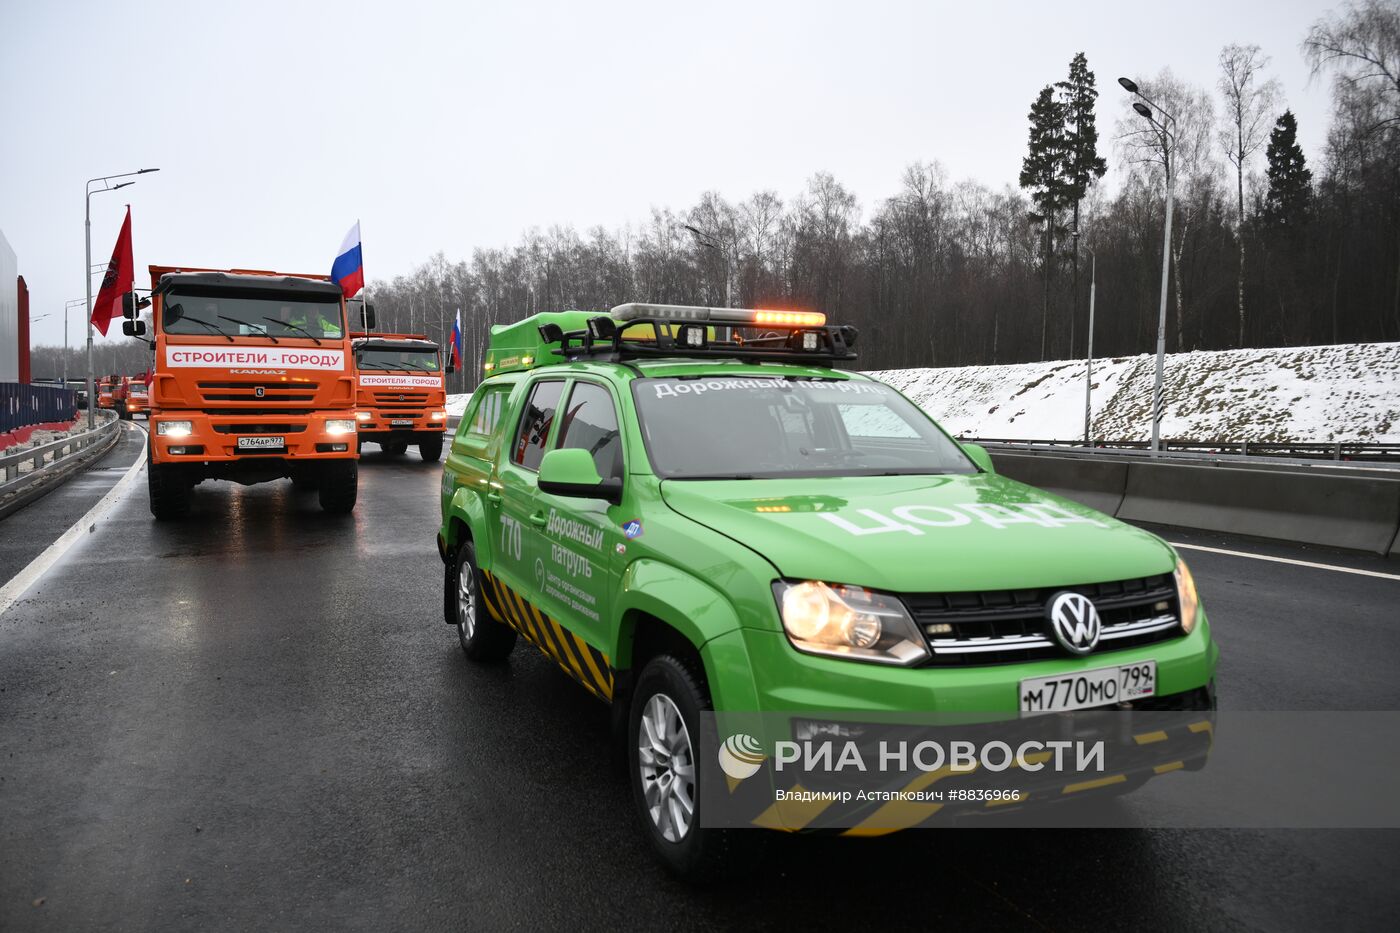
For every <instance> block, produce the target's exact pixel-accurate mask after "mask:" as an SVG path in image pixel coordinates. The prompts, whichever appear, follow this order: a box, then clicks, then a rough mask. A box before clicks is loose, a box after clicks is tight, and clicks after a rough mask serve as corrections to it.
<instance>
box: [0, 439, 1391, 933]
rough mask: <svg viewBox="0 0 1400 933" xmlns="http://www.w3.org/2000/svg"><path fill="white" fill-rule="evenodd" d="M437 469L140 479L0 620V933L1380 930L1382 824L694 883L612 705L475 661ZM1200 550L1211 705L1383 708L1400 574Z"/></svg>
mask: <svg viewBox="0 0 1400 933" xmlns="http://www.w3.org/2000/svg"><path fill="white" fill-rule="evenodd" d="M439 475H440V473H439V469H438V467H437V465H426V464H423V463H421V462H419V460H418V459H417V457H416V456H412V455H410V456H407V457H401V458H387V457H385V456H383V455H381V454H379V453H377V452H375V448H374V447H373V446H370V447H367V450H366V457H365V459H364V460H363V461H362V464H361V472H360V483H361V487H360V502H359V505H358V506H357V508H356V509H355V511H354V513H353V514H352V515H350V516H345V517H329V516H326V515H324V514H323V513H322V512H321V511H320V509H319V507H318V506H317V504H316V497H315V495H314V494H311V495H301V494H294V493H293V491H292V489H291V485H290V483H287V482H285V481H284V482H279V483H272V484H265V485H261V486H254V487H247V488H244V487H238V486H234V485H231V484H227V483H205V484H203V485H201V486H200V487H199V488H198V490H197V493H196V513H195V517H194V518H193V519H192V520H190V521H188V522H185V523H181V524H176V525H162V524H156V523H155V522H154V521H152V519H151V517H150V514H149V512H148V511H147V506H146V495H145V488H144V486H145V484H144V480H142V481H140V482H138V484H137V485H136V486H135V487H134V488H133V489H132V490H131V492H130V494H129V495H127V496H125V497H124V498H123V500H122V501H121V502H120V503H118V504H117V506H116V507H115V508H114V509H113V510H112V511H111V512H109V513H108V516H107V517H106V518H105V519H104V520H103V521H102V522H101V523H100V524H99V525H98V527H97V528H96V530H95V531H94V533H93V534H91V535H88V536H85V538H84V540H83V541H82V543H80V544H79V545H77V546H76V547H75V548H74V549H73V550H71V551H70V552H69V553H68V554H67V555H66V557H65V558H64V559H63V560H62V561H61V562H60V563H59V564H58V565H57V566H55V567H54V568H52V570H50V571H49V572H48V573H47V574H46V575H45V576H44V577H43V578H42V579H41V581H40V582H39V584H38V585H37V586H35V587H34V588H33V589H31V590H30V591H29V592H28V593H27V594H26V596H25V597H24V598H22V599H21V600H20V601H19V602H17V603H16V604H15V605H14V606H13V607H12V608H11V609H10V610H9V611H8V612H6V613H5V614H4V615H3V616H0V929H3V930H7V931H8V930H30V929H34V930H76V929H114V930H116V929H123V930H152V929H156V930H159V929H181V930H183V929H193V928H198V929H249V928H271V929H367V930H383V929H448V928H481V929H500V928H505V927H523V928H550V929H557V928H571V929H594V928H602V927H605V926H607V927H619V926H625V927H634V926H635V927H643V926H644V927H646V928H649V929H685V928H709V929H727V928H733V927H735V926H738V925H740V924H742V925H745V926H751V927H759V928H770V929H801V928H803V927H812V928H832V927H852V926H869V925H874V924H876V923H880V924H886V925H898V926H914V925H917V926H919V927H923V928H933V927H950V928H953V927H956V928H974V929H993V928H995V929H1030V930H1083V929H1123V928H1134V929H1186V928H1192V929H1213V930H1219V929H1316V928H1319V927H1324V926H1326V927H1332V928H1337V929H1348V930H1351V929H1392V928H1393V926H1394V921H1395V917H1396V916H1397V911H1398V910H1400V894H1397V893H1396V885H1395V882H1394V879H1395V878H1396V877H1400V832H1391V831H1370V832H1361V831H1307V832H1303V831H1267V832H1256V831H1203V830H1180V831H1165V830H1152V831H1147V830H1101V831H1088V830H1084V831H1017V830H998V829H976V830H957V831H950V832H943V833H933V832H925V833H905V834H901V835H897V836H893V837H887V838H884V839H878V840H865V841H861V840H840V839H830V838H810V837H801V838H788V837H782V838H776V839H774V840H772V842H771V855H770V857H769V858H768V859H767V860H766V861H765V864H764V865H763V867H762V868H760V869H759V870H758V871H757V872H756V873H755V874H754V876H752V877H742V878H738V879H735V880H733V881H731V882H729V883H727V884H725V885H724V886H721V887H719V888H716V889H711V890H695V889H691V888H688V887H687V886H685V885H683V884H681V883H679V882H676V881H674V880H672V879H671V878H670V877H669V876H667V875H666V874H665V873H664V871H663V870H662V869H661V868H660V867H659V866H657V865H656V864H655V863H654V862H653V861H652V859H651V857H650V856H649V854H648V852H647V851H646V849H645V847H644V840H643V839H642V837H641V835H640V833H639V832H638V830H637V828H636V827H635V826H634V825H633V822H632V820H633V816H632V809H631V801H630V796H629V789H628V784H627V780H626V776H625V774H624V773H623V770H622V768H621V766H620V764H619V763H618V762H617V760H616V759H615V758H614V757H613V756H612V755H610V754H609V751H608V744H607V743H608V736H609V733H608V717H607V712H606V710H605V709H604V707H603V706H602V705H601V704H599V703H597V702H596V701H593V700H592V699H591V698H589V697H588V696H587V695H586V694H585V693H584V692H583V691H582V689H581V688H579V687H578V686H576V685H575V684H574V683H573V682H571V681H569V680H567V679H566V678H565V677H564V675H563V674H562V673H560V672H559V671H558V669H557V668H556V667H555V666H554V665H553V663H552V662H550V661H547V660H545V659H544V658H543V657H542V656H540V655H539V654H537V653H535V652H534V651H533V650H532V649H529V648H528V647H527V646H525V645H524V643H523V642H522V644H521V646H520V647H518V648H517V650H516V652H515V653H514V654H513V655H512V656H511V658H510V660H509V662H508V663H507V664H505V665H502V666H499V667H495V668H484V667H475V666H469V665H468V664H467V662H466V661H465V660H464V659H463V657H462V655H461V651H460V649H459V648H458V646H457V640H456V635H455V632H454V631H453V630H452V629H450V628H448V627H447V626H446V625H444V624H443V623H442V621H441V590H440V587H441V575H442V571H441V564H440V563H439V561H438V558H437V554H436V550H435V547H434V543H433V535H434V532H435V529H436V523H437V496H436V494H437V484H438V478H439ZM53 495H54V496H56V495H60V493H55V494H53ZM49 498H50V499H52V498H53V496H50V497H49ZM55 501H58V500H55ZM81 512H82V510H78V512H77V514H81ZM23 514H24V513H23V512H21V513H19V515H23ZM16 517H18V516H16ZM75 517H76V516H75ZM13 521H14V519H13V518H11V519H9V520H7V521H6V522H0V538H2V539H4V540H5V542H6V544H5V547H6V548H8V547H9V546H10V544H11V537H10V535H11V529H13V528H16V527H20V526H15V525H10V524H9V522H13ZM62 530H63V529H62V527H58V528H55V529H54V530H53V531H52V536H55V537H56V536H57V534H59V533H60V532H61V531H62ZM35 534H37V532H36V533H35ZM1167 536H1168V537H1169V538H1170V539H1171V540H1178V541H1195V542H1196V543H1202V544H1213V545H1221V544H1222V543H1223V545H1224V546H1226V547H1235V548H1238V549H1240V550H1250V549H1251V548H1252V547H1254V545H1253V544H1252V543H1250V542H1241V541H1240V540H1239V539H1229V538H1225V537H1223V536H1219V535H1210V536H1208V535H1202V534H1200V533H1192V532H1184V531H1174V530H1169V531H1168V532H1167ZM40 547H41V548H42V545H41V546H40ZM0 550H4V548H0ZM1263 552H1265V553H1279V554H1290V555H1297V556H1302V557H1303V558H1304V559H1308V560H1316V561H1320V562H1324V563H1326V562H1328V561H1329V560H1333V559H1334V558H1335V560H1334V562H1337V563H1344V564H1346V565H1348V566H1361V567H1371V568H1375V569H1379V570H1383V571H1387V572H1392V573H1394V572H1397V569H1396V564H1395V562H1387V561H1384V560H1381V559H1379V558H1374V559H1373V558H1368V557H1365V556H1357V555H1329V554H1327V553H1325V552H1318V551H1317V550H1315V549H1310V550H1305V549H1301V548H1294V549H1290V548H1288V547H1287V546H1284V545H1271V546H1269V548H1267V549H1263ZM1188 559H1189V560H1190V562H1191V564H1192V567H1193V569H1194V570H1195V574H1196V577H1197V580H1198V583H1199V585H1200V587H1201V590H1202V592H1203V594H1204V598H1205V600H1206V603H1207V606H1208V608H1209V610H1210V611H1211V616H1212V621H1213V624H1214V627H1215V633H1216V636H1217V638H1218V639H1219V641H1220V643H1221V645H1222V651H1223V652H1224V655H1223V660H1222V666H1221V669H1220V673H1219V681H1220V685H1221V689H1220V698H1221V704H1222V706H1223V707H1224V708H1233V709H1396V708H1400V687H1397V683H1400V678H1397V677H1396V676H1395V675H1394V662H1395V659H1396V658H1397V657H1400V624H1398V623H1400V613H1397V612H1396V606H1397V605H1398V604H1400V581H1395V580H1384V579H1377V578H1366V577H1354V576H1351V575H1344V574H1338V573H1333V572H1328V571H1321V570H1305V569H1302V568H1297V567H1291V566H1287V565H1279V564H1270V563H1266V562H1261V561H1253V560H1247V559H1242V558H1235V557H1229V556H1226V555H1215V554H1210V553H1207V552H1197V553H1193V554H1191V555H1190V556H1189V558H1188ZM10 572H13V571H12V570H11V571H10Z"/></svg>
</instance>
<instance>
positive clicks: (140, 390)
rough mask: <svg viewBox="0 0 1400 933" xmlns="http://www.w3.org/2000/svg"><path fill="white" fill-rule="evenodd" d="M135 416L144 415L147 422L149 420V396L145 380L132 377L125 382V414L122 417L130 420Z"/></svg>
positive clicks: (139, 377)
mask: <svg viewBox="0 0 1400 933" xmlns="http://www.w3.org/2000/svg"><path fill="white" fill-rule="evenodd" d="M137 415H145V416H146V420H147V421H149V420H150V419H151V396H150V393H149V391H148V389H147V387H146V380H145V378H144V377H141V376H132V377H130V378H129V379H127V380H126V414H125V415H124V416H123V417H125V418H128V419H130V418H135V417H136V416H137Z"/></svg>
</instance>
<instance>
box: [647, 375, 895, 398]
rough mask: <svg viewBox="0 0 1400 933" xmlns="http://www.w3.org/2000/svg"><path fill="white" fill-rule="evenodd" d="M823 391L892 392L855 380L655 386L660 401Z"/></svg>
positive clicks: (881, 394)
mask: <svg viewBox="0 0 1400 933" xmlns="http://www.w3.org/2000/svg"><path fill="white" fill-rule="evenodd" d="M788 387H792V388H802V389H823V390H826V391H829V392H839V393H841V394H843V395H865V396H876V397H879V398H884V397H886V396H887V395H889V390H888V389H886V388H885V387H884V386H882V385H880V384H878V383H874V382H858V381H856V380H854V379H839V380H833V379H706V380H704V381H703V382H702V381H694V382H680V383H677V384H675V385H672V384H670V383H660V384H655V385H653V386H652V388H653V389H655V390H656V397H657V398H674V397H675V396H677V395H704V394H705V393H706V392H723V391H727V390H733V389H769V390H771V389H775V388H776V389H784V388H788Z"/></svg>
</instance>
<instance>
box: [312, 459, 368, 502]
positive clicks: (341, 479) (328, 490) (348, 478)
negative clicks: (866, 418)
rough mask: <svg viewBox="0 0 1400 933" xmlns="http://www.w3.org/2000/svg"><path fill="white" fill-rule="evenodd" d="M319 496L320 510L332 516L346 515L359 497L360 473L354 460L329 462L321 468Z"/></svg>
mask: <svg viewBox="0 0 1400 933" xmlns="http://www.w3.org/2000/svg"><path fill="white" fill-rule="evenodd" d="M320 479H321V482H320V485H319V489H318V492H319V495H320V499H321V509H322V510H323V511H326V512H329V513H330V514H332V515H347V514H349V512H350V510H352V509H353V508H355V498H356V496H357V495H359V489H360V471H359V467H358V465H357V464H356V463H355V461H354V460H331V461H329V462H327V463H326V464H325V465H324V466H322V467H321V477H320Z"/></svg>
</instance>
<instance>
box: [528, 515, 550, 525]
mask: <svg viewBox="0 0 1400 933" xmlns="http://www.w3.org/2000/svg"><path fill="white" fill-rule="evenodd" d="M530 521H531V523H533V524H536V525H539V526H540V527H541V528H543V527H544V526H545V525H548V524H549V517H548V516H547V515H545V514H544V513H543V512H536V513H535V514H534V515H531V516H530Z"/></svg>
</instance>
